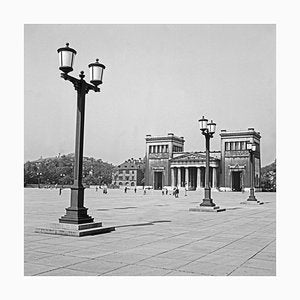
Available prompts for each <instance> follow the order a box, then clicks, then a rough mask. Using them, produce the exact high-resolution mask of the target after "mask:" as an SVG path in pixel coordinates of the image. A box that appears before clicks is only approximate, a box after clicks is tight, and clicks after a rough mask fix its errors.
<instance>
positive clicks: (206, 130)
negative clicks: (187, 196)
mask: <svg viewBox="0 0 300 300" xmlns="http://www.w3.org/2000/svg"><path fill="white" fill-rule="evenodd" d="M199 127H200V130H201V132H202V134H203V135H204V136H205V161H206V162H205V188H204V199H203V201H202V203H201V204H200V207H197V208H190V209H189V210H190V211H215V212H221V211H225V209H224V208H220V207H219V206H216V204H215V203H214V202H213V199H212V198H211V187H210V180H209V178H210V176H209V161H210V139H211V138H212V137H213V135H214V133H215V132H216V123H214V122H213V121H211V122H210V123H208V120H207V119H206V118H204V116H203V117H202V119H200V120H199Z"/></svg>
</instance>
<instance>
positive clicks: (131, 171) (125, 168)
mask: <svg viewBox="0 0 300 300" xmlns="http://www.w3.org/2000/svg"><path fill="white" fill-rule="evenodd" d="M144 173H145V163H144V160H143V159H141V158H139V159H133V158H131V159H128V160H126V161H125V162H123V163H122V164H120V165H119V166H117V168H116V169H115V171H114V172H113V174H112V182H113V183H114V184H115V185H118V186H120V187H122V186H140V185H142V184H143V179H144Z"/></svg>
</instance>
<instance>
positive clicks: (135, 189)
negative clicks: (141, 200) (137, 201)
mask: <svg viewBox="0 0 300 300" xmlns="http://www.w3.org/2000/svg"><path fill="white" fill-rule="evenodd" d="M134 193H135V194H136V186H135V187H134Z"/></svg>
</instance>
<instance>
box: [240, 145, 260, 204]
mask: <svg viewBox="0 0 300 300" xmlns="http://www.w3.org/2000/svg"><path fill="white" fill-rule="evenodd" d="M247 150H248V151H249V154H250V194H249V197H248V199H247V201H246V203H258V204H263V202H260V201H258V200H257V199H256V197H255V195H254V185H255V183H254V178H255V164H254V154H255V151H256V145H255V143H254V142H252V143H251V142H247ZM243 203H245V202H243Z"/></svg>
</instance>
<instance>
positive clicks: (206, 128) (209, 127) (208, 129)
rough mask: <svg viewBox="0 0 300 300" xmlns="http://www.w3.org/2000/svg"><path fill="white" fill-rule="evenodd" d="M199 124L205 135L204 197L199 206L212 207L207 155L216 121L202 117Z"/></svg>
mask: <svg viewBox="0 0 300 300" xmlns="http://www.w3.org/2000/svg"><path fill="white" fill-rule="evenodd" d="M199 126H200V130H201V132H202V134H203V135H204V136H205V152H206V167H205V188H204V199H203V201H202V203H201V204H200V206H208V207H214V206H216V204H215V203H214V202H213V199H212V198H211V187H210V182H209V157H210V139H211V138H212V137H213V135H214V133H215V132H216V123H214V122H213V121H211V122H210V123H208V120H207V119H205V118H204V117H202V119H200V120H199Z"/></svg>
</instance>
